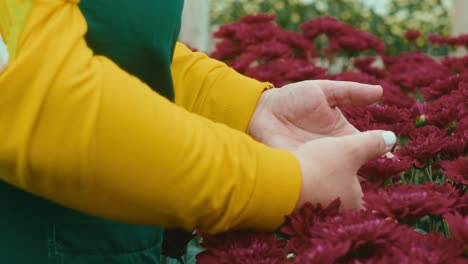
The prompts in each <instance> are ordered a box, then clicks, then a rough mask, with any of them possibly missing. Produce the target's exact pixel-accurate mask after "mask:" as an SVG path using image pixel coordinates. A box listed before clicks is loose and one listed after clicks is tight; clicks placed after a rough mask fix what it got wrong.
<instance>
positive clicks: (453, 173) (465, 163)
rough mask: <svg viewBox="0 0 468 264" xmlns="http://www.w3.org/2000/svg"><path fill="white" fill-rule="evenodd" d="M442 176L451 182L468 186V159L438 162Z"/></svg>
mask: <svg viewBox="0 0 468 264" xmlns="http://www.w3.org/2000/svg"><path fill="white" fill-rule="evenodd" d="M439 165H440V166H441V167H442V168H443V169H444V174H445V176H447V177H448V178H450V179H451V180H453V181H456V182H459V183H461V184H464V185H468V157H461V158H459V159H456V160H445V161H441V162H439Z"/></svg>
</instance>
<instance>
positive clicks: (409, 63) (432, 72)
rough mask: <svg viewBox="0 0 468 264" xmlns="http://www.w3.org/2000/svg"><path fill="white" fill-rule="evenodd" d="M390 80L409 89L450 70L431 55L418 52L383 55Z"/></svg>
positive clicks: (436, 78)
mask: <svg viewBox="0 0 468 264" xmlns="http://www.w3.org/2000/svg"><path fill="white" fill-rule="evenodd" d="M384 62H385V64H386V65H387V69H388V71H389V76H390V78H391V80H392V81H393V82H394V83H395V84H397V85H400V86H402V87H405V88H406V89H408V90H410V91H415V90H416V89H417V88H420V87H424V86H428V85H430V84H431V83H433V82H434V81H435V80H440V79H443V78H444V77H445V76H448V75H451V74H452V72H451V71H450V70H449V69H448V68H446V67H445V66H443V65H442V64H440V63H439V62H438V61H436V60H435V59H433V58H432V57H430V56H428V55H426V54H423V53H419V52H411V53H403V54H401V55H399V56H397V57H393V58H389V57H385V58H384Z"/></svg>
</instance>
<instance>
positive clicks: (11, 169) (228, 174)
mask: <svg viewBox="0 0 468 264" xmlns="http://www.w3.org/2000/svg"><path fill="white" fill-rule="evenodd" d="M50 2H52V3H49V4H42V3H40V4H35V5H36V6H35V9H34V10H33V12H32V15H31V17H30V18H29V21H30V22H29V23H28V25H27V27H26V28H25V29H24V32H25V34H26V35H27V36H26V37H25V38H24V39H27V40H28V41H24V42H22V47H21V49H19V52H18V58H17V59H16V61H15V63H14V64H12V65H11V66H10V67H9V68H8V69H7V70H6V71H5V72H4V73H2V74H1V75H0V87H2V91H1V96H0V98H1V99H0V102H1V104H0V105H1V110H2V111H1V113H2V116H1V119H0V131H2V132H3V133H2V135H3V136H4V142H5V143H4V144H2V145H1V147H0V157H1V160H0V172H1V177H2V178H3V179H4V180H6V181H7V182H10V183H11V184H13V185H16V186H18V187H20V188H22V189H25V190H27V191H29V192H32V193H35V194H37V195H40V196H43V197H46V198H48V199H51V200H53V201H56V202H58V203H61V204H63V205H65V206H69V207H72V208H75V209H78V210H81V211H84V212H88V213H91V214H94V215H98V216H101V217H107V218H112V219H116V220H121V221H125V222H133V223H140V224H154V225H160V226H163V227H184V228H186V229H188V230H191V229H193V228H196V227H198V228H202V229H204V230H207V231H209V232H219V231H224V230H226V229H230V228H256V229H274V228H276V227H277V226H278V225H279V224H280V223H281V222H282V221H283V216H284V215H285V214H288V213H290V212H291V211H292V210H293V209H294V206H295V203H296V201H297V197H298V195H299V190H300V177H301V176H300V169H299V163H298V161H297V160H296V158H295V157H294V156H293V155H292V154H291V153H289V152H286V151H280V150H275V149H271V148H269V147H267V146H264V145H262V144H260V143H257V142H255V141H253V140H252V139H251V138H249V137H248V136H246V135H244V134H243V133H241V132H238V131H235V130H233V129H230V128H228V127H226V126H224V125H220V124H217V123H214V122H212V121H209V120H207V119H205V118H203V117H200V116H197V115H195V114H193V113H189V112H187V111H186V110H184V109H182V108H180V107H177V106H175V105H174V104H172V103H171V102H169V101H167V100H166V99H164V98H163V97H161V96H159V95H158V94H156V93H154V92H152V91H151V89H149V87H147V86H145V85H144V84H143V83H142V82H140V81H139V80H138V79H136V78H134V77H132V76H130V75H128V74H126V73H125V72H124V71H122V70H120V69H119V68H118V67H117V66H116V65H115V64H113V63H112V62H110V61H109V60H107V59H105V58H102V57H93V56H92V53H91V51H90V50H89V49H88V48H87V47H86V43H85V42H84V40H83V38H82V35H83V34H84V32H85V30H86V25H85V22H84V20H83V18H82V17H81V14H80V13H79V11H78V9H77V8H76V7H75V6H74V5H72V4H56V2H55V1H50ZM44 21H47V22H44ZM41 22H42V24H41ZM57 47H61V48H60V49H58V48H57Z"/></svg>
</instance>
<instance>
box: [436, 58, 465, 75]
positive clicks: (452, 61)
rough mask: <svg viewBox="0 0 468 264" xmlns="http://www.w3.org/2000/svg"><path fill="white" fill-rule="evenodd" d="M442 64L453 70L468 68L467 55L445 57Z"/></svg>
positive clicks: (459, 70) (460, 70)
mask: <svg viewBox="0 0 468 264" xmlns="http://www.w3.org/2000/svg"><path fill="white" fill-rule="evenodd" d="M442 64H444V65H445V67H447V68H449V69H450V70H452V71H453V72H462V71H463V70H467V69H468V55H465V56H462V57H445V58H443V59H442Z"/></svg>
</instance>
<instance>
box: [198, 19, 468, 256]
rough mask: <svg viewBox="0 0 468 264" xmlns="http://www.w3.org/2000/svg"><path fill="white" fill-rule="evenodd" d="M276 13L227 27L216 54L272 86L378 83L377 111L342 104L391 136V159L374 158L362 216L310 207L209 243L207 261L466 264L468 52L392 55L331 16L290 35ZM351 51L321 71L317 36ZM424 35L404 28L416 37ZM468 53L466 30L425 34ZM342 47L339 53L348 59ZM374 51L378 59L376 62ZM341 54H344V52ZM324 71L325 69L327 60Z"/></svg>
mask: <svg viewBox="0 0 468 264" xmlns="http://www.w3.org/2000/svg"><path fill="white" fill-rule="evenodd" d="M274 20H275V17H274V16H270V15H257V16H248V17H246V18H244V19H242V20H240V21H239V22H237V23H234V24H230V25H226V26H222V27H221V28H220V29H219V31H218V32H217V33H216V34H215V36H216V37H218V38H221V41H220V42H219V43H218V45H217V47H216V51H215V52H214V53H213V54H212V56H213V57H215V58H218V59H220V60H223V61H225V62H226V63H228V64H229V65H231V66H232V67H234V68H235V69H236V70H238V71H240V72H241V73H244V74H246V75H248V76H251V77H254V78H257V79H260V80H263V81H270V82H273V83H274V84H275V85H276V86H277V87H280V86H282V85H283V84H286V83H290V82H294V81H299V80H306V79H330V80H343V81H355V82H361V83H368V84H379V85H381V86H382V87H383V89H384V94H383V97H382V99H381V100H380V102H379V104H376V105H371V106H368V107H356V108H343V109H341V110H342V112H343V113H344V115H345V116H346V117H347V119H348V120H349V121H350V122H351V123H352V124H353V125H354V126H355V127H356V128H358V129H359V130H361V131H365V130H373V129H384V130H392V131H394V132H395V133H396V134H397V135H398V136H399V144H398V145H397V146H396V147H395V149H394V151H393V154H394V156H393V157H381V158H379V159H376V160H373V161H370V162H368V163H367V164H366V165H365V166H363V167H362V168H361V169H360V170H359V172H358V174H359V175H360V176H361V177H362V178H363V179H364V180H363V182H362V186H363V189H364V193H365V195H364V206H365V208H366V210H339V206H340V201H339V199H337V200H335V201H334V202H332V203H331V204H330V205H328V206H326V207H323V206H322V205H313V204H307V205H305V206H304V207H303V208H302V210H301V211H300V212H298V213H295V214H293V215H290V216H288V221H287V223H286V224H285V226H283V227H282V228H281V229H280V231H278V232H277V233H275V234H265V233H262V234H258V233H245V232H243V233H239V232H234V233H228V234H223V235H220V236H203V246H204V248H205V251H203V252H202V253H200V254H199V255H198V261H199V262H200V263H290V262H291V263H382V262H383V263H397V262H402V263H466V262H467V259H466V257H468V255H467V254H468V187H467V184H468V157H467V154H468V56H464V57H446V58H442V59H435V58H433V57H431V56H429V55H426V54H424V53H422V52H419V51H409V52H406V53H402V54H400V55H398V56H386V55H385V48H384V45H383V43H382V41H380V40H379V39H377V38H376V37H374V36H372V35H371V34H369V33H366V32H363V31H360V30H358V29H355V28H353V27H351V26H350V25H347V24H344V23H342V22H340V21H337V20H336V19H334V18H331V17H322V18H318V19H314V20H311V21H309V22H307V23H305V24H303V25H302V26H301V27H300V29H301V32H300V33H292V32H287V31H284V30H283V29H281V28H280V27H279V26H278V25H276V24H275V23H274ZM320 35H324V36H326V37H327V40H328V44H329V46H328V47H326V48H325V49H323V50H322V52H324V53H325V54H324V55H326V56H322V58H323V57H327V58H331V57H330V54H331V53H333V54H346V55H348V56H349V55H352V57H349V58H348V59H349V61H350V62H351V63H349V64H348V66H350V67H348V68H347V69H346V70H345V71H342V72H340V73H334V74H332V73H330V72H328V69H327V68H325V67H323V66H319V65H318V61H319V56H318V51H317V48H316V46H315V45H314V40H317V38H318V37H319V36H320ZM420 36H421V33H420V32H417V31H408V32H407V33H406V34H405V37H406V38H407V39H408V41H414V40H415V39H416V38H419V37H420ZM427 39H428V40H429V41H430V42H431V43H434V44H438V45H450V46H465V47H466V46H468V35H461V36H458V37H440V36H436V35H430V36H428V37H427ZM342 51H344V52H342ZM369 51H370V52H371V53H373V54H374V55H373V56H370V57H369ZM340 52H341V53H340ZM322 65H323V64H322Z"/></svg>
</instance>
